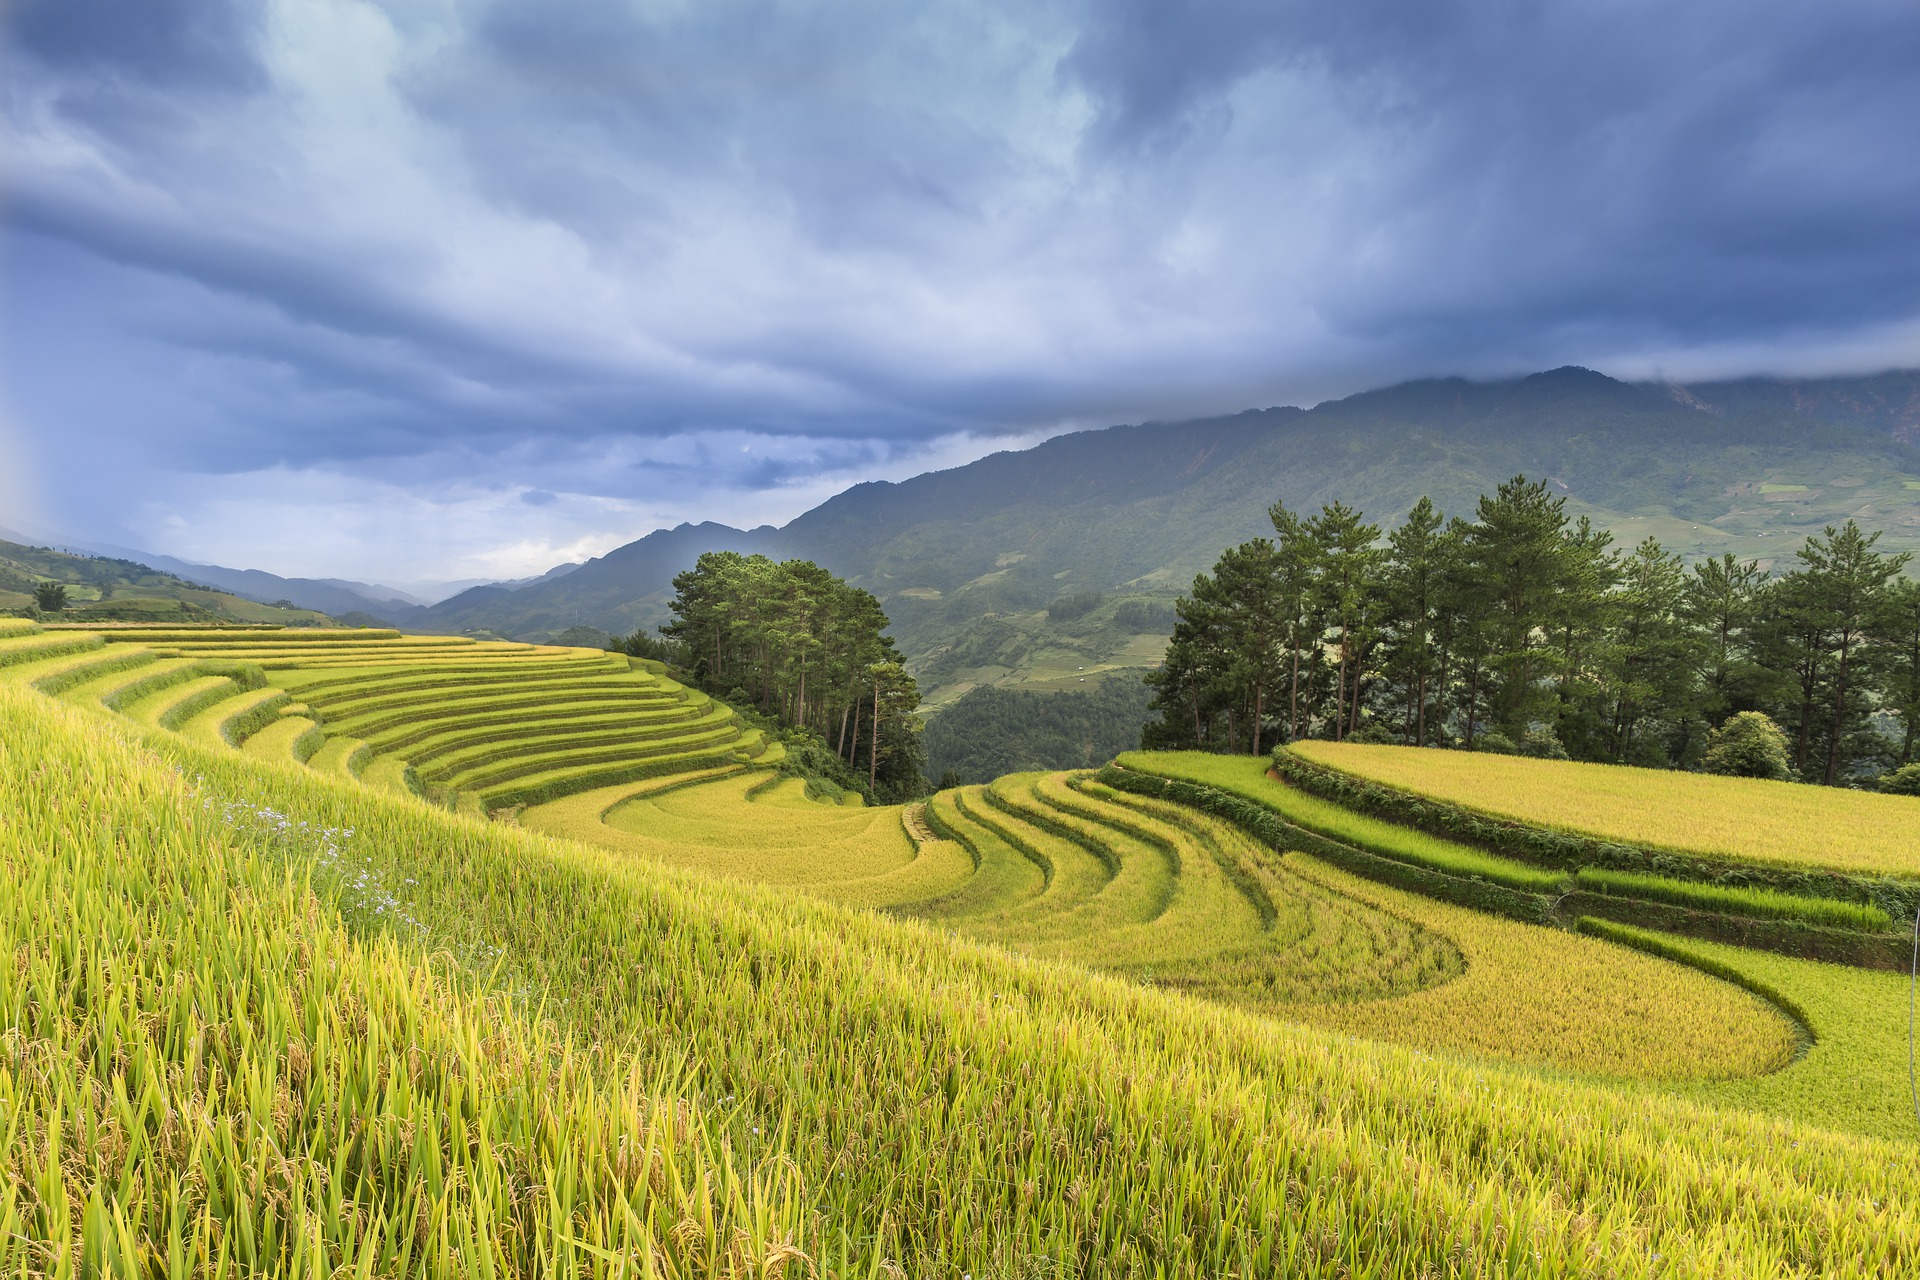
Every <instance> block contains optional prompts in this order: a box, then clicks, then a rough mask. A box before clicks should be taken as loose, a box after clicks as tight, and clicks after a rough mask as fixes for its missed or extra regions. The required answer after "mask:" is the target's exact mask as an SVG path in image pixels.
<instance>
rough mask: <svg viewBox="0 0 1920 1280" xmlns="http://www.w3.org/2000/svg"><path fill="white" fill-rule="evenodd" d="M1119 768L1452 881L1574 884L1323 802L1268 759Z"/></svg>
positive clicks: (1193, 756)
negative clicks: (1244, 806)
mask: <svg viewBox="0 0 1920 1280" xmlns="http://www.w3.org/2000/svg"><path fill="white" fill-rule="evenodd" d="M1117 763H1118V764H1120V765H1121V766H1122V767H1124V768H1128V769H1135V770H1139V771H1140V772H1143V773H1149V774H1154V775H1156V776H1159V777H1163V778H1178V779H1181V780H1183V781H1187V782H1195V783H1199V784H1200V785H1202V786H1208V787H1217V788H1218V789H1220V790H1222V791H1226V792H1229V793H1231V794H1234V795H1238V796H1244V797H1246V798H1247V799H1249V800H1251V801H1253V802H1254V803H1255V804H1257V805H1260V806H1261V807H1262V808H1265V809H1269V810H1271V811H1272V812H1273V813H1274V814H1275V815H1277V816H1278V817H1280V818H1281V819H1282V820H1284V821H1286V822H1289V823H1291V824H1293V825H1294V826H1297V827H1299V828H1300V829H1301V830H1303V831H1310V832H1312V833H1314V834H1315V835H1321V836H1325V837H1327V838H1328V839H1330V840H1338V841H1340V842H1342V843H1345V844H1350V845H1352V846H1354V847H1355V848H1358V849H1365V850H1367V851H1368V852H1370V853H1378V854H1382V855H1384V856H1386V857H1389V858H1395V859H1398V860H1400V861H1403V862H1411V863H1414V864H1415V865H1418V866H1422V867H1428V868H1431V869H1432V870H1435V871H1440V872H1444V873H1445V874H1447V875H1454V876H1468V877H1473V878H1476V879H1481V880H1488V881H1491V882H1492V883H1494V884H1499V885H1506V886H1507V887H1509V888H1512V889H1519V890H1521V891H1522V892H1525V893H1557V892H1559V891H1561V890H1563V889H1565V888H1566V887H1567V884H1568V879H1569V878H1568V876H1567V874H1566V873H1565V872H1563V871H1555V870H1551V869H1548V868H1544V867H1537V866H1533V865H1530V864H1528V863H1525V862H1519V861H1516V860H1515V859H1512V858H1503V857H1500V856H1499V855H1497V854H1491V853H1487V852H1486V851H1484V850H1481V849H1476V848H1473V847H1472V846H1471V845H1464V844H1460V843H1458V842H1457V841H1453V840H1443V839H1441V838H1439V837H1437V836H1431V835H1428V834H1427V833H1425V832H1423V831H1416V830H1414V829H1413V828H1411V827H1404V826H1399V825H1397V824H1395V823H1391V822H1381V821H1380V820H1378V819H1376V818H1369V817H1367V816H1366V815H1364V814H1360V813H1356V812H1354V811H1353V810H1351V809H1347V808H1344V807H1342V806H1340V805H1337V804H1334V803H1332V802H1331V801H1327V800H1322V799H1320V798H1319V797H1317V796H1314V795H1311V794H1309V793H1307V792H1305V791H1302V790H1300V789H1299V788H1297V787H1293V786H1289V785H1288V784H1287V783H1285V782H1282V781H1279V780H1277V779H1274V778H1270V777H1268V776H1267V768H1268V765H1267V761H1266V760H1265V759H1252V758H1249V757H1246V756H1218V755H1213V754H1212V753H1210V752H1205V751H1154V752H1139V751H1135V752H1128V753H1126V754H1124V755H1122V756H1120V758H1119V760H1118V761H1117Z"/></svg>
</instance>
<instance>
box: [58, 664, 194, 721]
mask: <svg viewBox="0 0 1920 1280" xmlns="http://www.w3.org/2000/svg"><path fill="white" fill-rule="evenodd" d="M132 656H137V657H140V658H142V659H144V660H143V661H139V662H136V663H130V664H129V665H127V666H125V667H120V668H118V669H114V670H108V671H106V672H104V673H102V674H100V675H97V676H93V677H92V678H90V679H82V680H80V681H79V682H77V683H75V684H72V685H70V686H68V687H67V688H64V689H62V690H61V691H60V696H61V697H64V698H69V699H71V700H73V701H75V702H92V703H98V704H100V705H102V706H105V707H108V708H117V707H119V706H120V705H122V704H123V703H124V702H127V701H130V700H131V699H133V698H135V697H139V696H143V695H145V694H147V693H153V692H157V691H158V690H160V689H162V688H165V687H166V686H168V685H170V684H177V683H179V682H180V681H183V680H187V679H191V678H192V677H193V675H194V674H195V672H196V671H197V667H196V665H195V664H194V662H193V661H192V660H190V659H186V658H156V657H154V656H153V655H151V654H147V653H142V652H140V651H135V655H132ZM41 691H42V692H45V689H44V687H42V689H41Z"/></svg>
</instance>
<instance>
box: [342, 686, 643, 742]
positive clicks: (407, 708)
mask: <svg viewBox="0 0 1920 1280" xmlns="http://www.w3.org/2000/svg"><path fill="white" fill-rule="evenodd" d="M550 709H552V710H555V711H561V712H571V713H572V714H574V715H587V714H595V713H598V714H611V713H614V712H620V711H626V712H638V711H644V710H656V711H671V710H673V709H675V708H674V704H673V702H672V701H671V700H670V699H669V698H665V697H661V696H659V695H657V694H654V693H652V692H650V691H641V690H634V689H630V688H623V687H621V686H620V685H617V684H612V683H609V684H608V685H607V686H606V687H605V688H602V689H597V690H540V689H535V690H522V691H519V692H515V693H502V694H494V695H487V696H474V697H464V696H463V697H454V698H443V697H436V696H435V695H434V694H432V693H421V694H416V695H413V698H412V700H411V701H410V702H408V703H405V704H401V705H397V706H392V707H388V708H384V709H382V710H380V711H375V712H365V713H361V712H356V711H355V710H353V709H351V708H349V709H346V710H345V711H340V710H336V709H334V708H331V707H329V708H327V719H328V723H330V724H335V725H338V726H340V727H341V729H342V730H343V731H346V732H350V733H354V734H357V735H359V736H361V737H365V738H367V739H368V740H369V741H374V740H380V739H384V738H393V737H397V736H399V735H403V734H406V733H407V732H409V731H410V730H414V729H424V728H426V727H427V726H430V725H431V726H435V727H438V726H439V725H441V724H443V723H444V724H455V723H464V724H468V725H472V724H478V723H487V722H488V721H487V720H486V719H485V717H487V716H493V717H495V719H494V720H493V721H491V722H492V723H499V719H498V717H501V716H505V715H509V714H513V715H518V716H520V717H522V718H523V719H527V720H532V719H536V718H538V717H540V716H544V715H546V714H548V712H549V710H550Z"/></svg>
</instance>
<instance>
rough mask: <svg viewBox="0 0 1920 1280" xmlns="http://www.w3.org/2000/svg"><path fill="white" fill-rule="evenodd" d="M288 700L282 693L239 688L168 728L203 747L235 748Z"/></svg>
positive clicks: (284, 692) (271, 690) (236, 687)
mask: <svg viewBox="0 0 1920 1280" xmlns="http://www.w3.org/2000/svg"><path fill="white" fill-rule="evenodd" d="M286 700H287V695H286V691H285V690H283V689H272V688H268V689H245V690H243V689H241V688H240V687H239V686H238V685H235V686H234V687H233V690H232V692H230V693H229V694H228V695H227V696H225V697H223V698H218V699H216V700H214V701H212V702H210V703H209V704H208V705H207V706H205V707H203V708H202V709H200V710H197V711H195V712H194V713H193V714H191V715H188V716H185V717H183V718H181V719H180V720H179V722H178V723H177V724H174V725H169V726H168V727H169V728H174V729H178V730H179V732H180V734H181V736H183V737H185V738H188V739H191V740H193V741H195V742H199V743H202V744H204V745H206V746H222V745H224V746H230V747H237V746H239V745H240V744H241V743H242V742H243V741H245V739H246V738H247V737H248V736H249V735H250V734H251V733H252V732H253V730H254V728H255V727H256V725H257V724H258V723H259V722H261V721H262V720H264V719H265V718H266V717H269V716H273V715H275V714H277V712H278V711H279V708H280V704H282V703H284V702H285V701H286Z"/></svg>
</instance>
